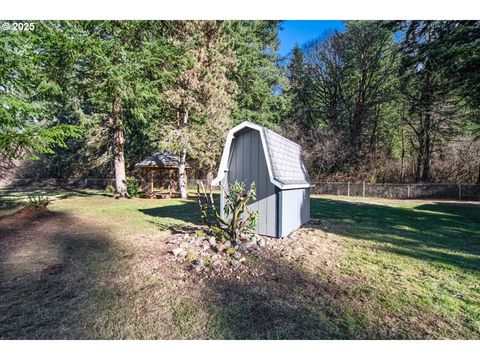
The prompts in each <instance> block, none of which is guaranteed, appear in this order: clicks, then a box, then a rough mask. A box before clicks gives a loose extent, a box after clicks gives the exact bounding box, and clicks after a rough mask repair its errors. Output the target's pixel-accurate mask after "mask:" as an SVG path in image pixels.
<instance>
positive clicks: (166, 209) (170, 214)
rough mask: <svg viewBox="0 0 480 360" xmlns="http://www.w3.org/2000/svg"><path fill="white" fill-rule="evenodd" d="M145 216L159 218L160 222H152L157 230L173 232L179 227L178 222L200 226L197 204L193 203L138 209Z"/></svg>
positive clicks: (186, 202)
mask: <svg viewBox="0 0 480 360" xmlns="http://www.w3.org/2000/svg"><path fill="white" fill-rule="evenodd" d="M159 201H161V200H159ZM139 211H140V212H142V213H143V214H145V215H148V216H152V217H154V218H161V220H162V222H161V223H158V222H153V223H154V224H156V225H157V226H158V227H159V230H162V231H163V230H173V229H176V228H177V227H178V226H179V222H185V223H191V224H194V225H200V224H201V223H202V222H201V219H200V212H199V211H198V204H197V203H196V202H193V201H185V202H182V203H181V204H177V205H166V206H159V207H155V208H148V209H139Z"/></svg>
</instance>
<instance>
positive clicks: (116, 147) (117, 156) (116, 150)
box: [111, 98, 128, 198]
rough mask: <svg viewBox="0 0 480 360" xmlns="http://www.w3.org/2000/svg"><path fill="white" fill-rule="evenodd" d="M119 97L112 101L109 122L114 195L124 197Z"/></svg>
mask: <svg viewBox="0 0 480 360" xmlns="http://www.w3.org/2000/svg"><path fill="white" fill-rule="evenodd" d="M121 110H122V103H121V99H119V98H115V100H114V102H113V111H112V119H111V122H112V124H113V126H114V130H113V131H114V132H113V155H114V165H115V187H116V189H117V192H116V194H115V197H117V198H125V197H128V192H127V177H126V174H125V155H124V144H125V136H124V134H123V128H122V123H121V118H120V117H121Z"/></svg>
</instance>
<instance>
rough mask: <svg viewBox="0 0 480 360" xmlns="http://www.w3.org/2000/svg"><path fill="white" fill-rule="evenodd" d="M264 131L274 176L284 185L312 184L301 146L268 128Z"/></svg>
mask: <svg viewBox="0 0 480 360" xmlns="http://www.w3.org/2000/svg"><path fill="white" fill-rule="evenodd" d="M263 131H264V133H265V139H266V143H267V148H268V149H267V151H268V156H269V157H270V163H271V166H272V172H273V177H274V178H275V179H276V180H278V181H279V182H280V183H282V184H284V185H305V186H310V185H311V184H312V181H311V180H310V177H309V176H308V171H307V167H306V166H305V160H304V158H303V153H302V148H301V146H300V145H298V144H296V143H294V142H293V141H291V140H288V139H287V138H285V137H283V136H281V135H280V134H277V133H276V132H274V131H272V130H269V129H267V128H263Z"/></svg>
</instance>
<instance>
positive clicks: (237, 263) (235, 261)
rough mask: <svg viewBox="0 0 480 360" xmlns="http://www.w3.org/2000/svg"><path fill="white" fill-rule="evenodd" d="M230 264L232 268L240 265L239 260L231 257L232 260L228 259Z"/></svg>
mask: <svg viewBox="0 0 480 360" xmlns="http://www.w3.org/2000/svg"><path fill="white" fill-rule="evenodd" d="M230 265H231V266H232V267H233V268H234V269H236V268H237V267H239V266H240V261H238V260H235V259H232V260H231V261H230Z"/></svg>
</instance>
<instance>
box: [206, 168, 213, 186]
mask: <svg viewBox="0 0 480 360" xmlns="http://www.w3.org/2000/svg"><path fill="white" fill-rule="evenodd" d="M212 181H213V168H212V167H211V166H210V167H209V168H208V171H207V184H208V186H209V187H210V186H212Z"/></svg>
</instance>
